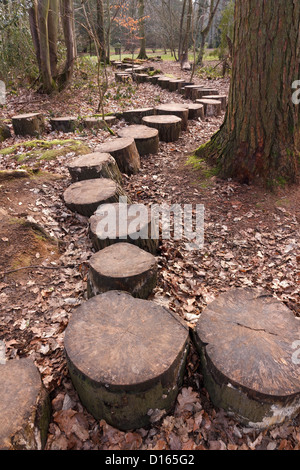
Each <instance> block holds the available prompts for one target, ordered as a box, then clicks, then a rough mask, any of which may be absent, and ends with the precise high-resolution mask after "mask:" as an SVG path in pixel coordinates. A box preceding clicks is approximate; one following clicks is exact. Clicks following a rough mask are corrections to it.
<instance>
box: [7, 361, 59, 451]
mask: <svg viewBox="0 0 300 470" xmlns="http://www.w3.org/2000/svg"><path fill="white" fill-rule="evenodd" d="M0 382H1V387H0V449H1V450H41V449H43V448H44V446H45V444H46V440H47V433H48V425H49V422H50V408H51V405H50V400H49V397H48V394H47V392H46V390H45V389H44V387H43V384H42V381H41V377H40V373H39V371H38V369H37V367H36V366H35V364H34V363H33V362H32V361H31V359H19V360H9V361H7V362H6V363H5V364H1V365H0Z"/></svg>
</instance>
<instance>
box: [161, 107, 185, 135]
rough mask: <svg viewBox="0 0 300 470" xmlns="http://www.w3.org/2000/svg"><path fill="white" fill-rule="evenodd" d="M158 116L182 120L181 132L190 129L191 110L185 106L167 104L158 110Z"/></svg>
mask: <svg viewBox="0 0 300 470" xmlns="http://www.w3.org/2000/svg"><path fill="white" fill-rule="evenodd" d="M156 111H157V114H158V115H173V116H178V117H179V118H181V121H182V122H181V130H182V131H186V130H187V128H188V119H189V110H188V109H187V107H186V106H185V105H181V104H180V103H166V104H162V105H160V106H158V107H157V108H156Z"/></svg>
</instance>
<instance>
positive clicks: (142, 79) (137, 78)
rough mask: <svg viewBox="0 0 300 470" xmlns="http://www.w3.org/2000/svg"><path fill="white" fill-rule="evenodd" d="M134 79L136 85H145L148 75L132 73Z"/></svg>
mask: <svg viewBox="0 0 300 470" xmlns="http://www.w3.org/2000/svg"><path fill="white" fill-rule="evenodd" d="M134 77H135V81H136V82H137V83H146V82H147V81H148V78H149V75H148V74H146V73H134Z"/></svg>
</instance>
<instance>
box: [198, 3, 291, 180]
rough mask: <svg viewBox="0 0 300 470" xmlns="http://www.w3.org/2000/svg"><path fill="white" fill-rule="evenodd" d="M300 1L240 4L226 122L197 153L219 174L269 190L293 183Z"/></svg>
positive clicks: (236, 13)
mask: <svg viewBox="0 0 300 470" xmlns="http://www.w3.org/2000/svg"><path fill="white" fill-rule="evenodd" d="M299 26H300V3H299V2H297V3H294V2H276V3H274V2H272V1H271V0H266V1H264V2H255V4H254V2H252V1H251V0H243V1H241V0H238V1H237V2H236V6H235V31H234V41H233V64H232V78H231V87H230V92H229V99H228V108H227V113H226V116H225V121H224V123H223V125H222V126H221V129H220V130H219V132H217V134H215V135H214V136H213V138H212V139H211V141H210V142H208V143H207V144H205V145H204V146H202V147H200V149H198V150H197V151H196V154H197V155H198V156H202V157H203V156H204V157H205V156H206V157H207V158H209V159H210V160H211V161H213V162H214V163H217V164H218V166H219V170H220V176H223V177H225V178H229V177H231V178H234V179H237V180H238V181H240V182H242V183H247V184H248V183H250V182H255V181H257V180H259V181H260V182H263V183H264V184H267V185H268V186H274V184H283V183H293V182H295V181H297V170H298V163H297V159H298V155H299V106H297V105H295V104H294V103H293V101H292V93H293V92H292V83H293V82H294V81H295V80H296V79H297V78H299V68H300V66H299V64H300V57H299V56H300V48H299V44H300V27H299Z"/></svg>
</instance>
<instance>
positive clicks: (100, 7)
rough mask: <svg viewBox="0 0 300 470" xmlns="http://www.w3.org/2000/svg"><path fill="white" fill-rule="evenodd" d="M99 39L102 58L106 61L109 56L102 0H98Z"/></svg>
mask: <svg viewBox="0 0 300 470" xmlns="http://www.w3.org/2000/svg"><path fill="white" fill-rule="evenodd" d="M97 39H98V43H99V55H100V60H101V61H104V62H106V60H107V57H106V41H105V32H104V7H103V1H102V0H97Z"/></svg>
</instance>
